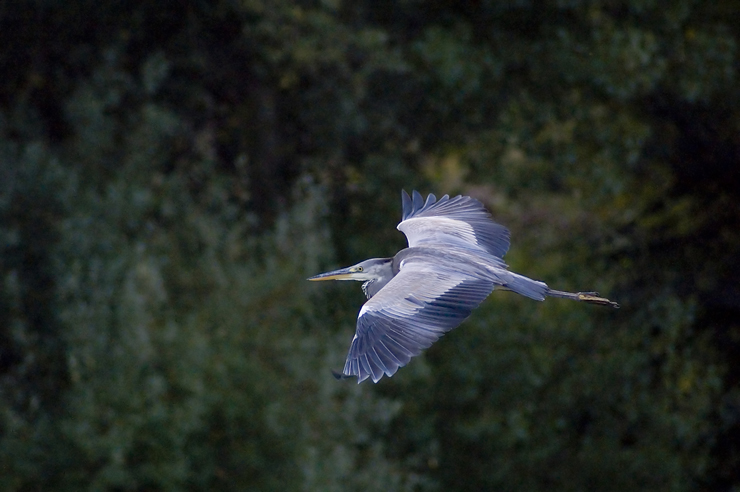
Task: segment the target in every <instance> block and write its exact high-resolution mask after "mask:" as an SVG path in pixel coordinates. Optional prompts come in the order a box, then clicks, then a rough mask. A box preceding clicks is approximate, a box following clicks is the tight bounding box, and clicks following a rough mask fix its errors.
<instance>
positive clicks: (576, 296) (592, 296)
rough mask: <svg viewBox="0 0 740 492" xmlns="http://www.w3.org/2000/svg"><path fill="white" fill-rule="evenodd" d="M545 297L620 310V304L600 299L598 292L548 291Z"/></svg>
mask: <svg viewBox="0 0 740 492" xmlns="http://www.w3.org/2000/svg"><path fill="white" fill-rule="evenodd" d="M545 295H546V296H548V297H560V298H562V299H571V300H573V301H581V302H587V303H589V304H598V305H599V306H611V307H613V308H615V309H619V304H617V303H616V302H614V301H610V300H609V299H607V298H605V297H599V293H598V292H564V291H562V290H553V289H549V288H548V289H547V290H546V291H545Z"/></svg>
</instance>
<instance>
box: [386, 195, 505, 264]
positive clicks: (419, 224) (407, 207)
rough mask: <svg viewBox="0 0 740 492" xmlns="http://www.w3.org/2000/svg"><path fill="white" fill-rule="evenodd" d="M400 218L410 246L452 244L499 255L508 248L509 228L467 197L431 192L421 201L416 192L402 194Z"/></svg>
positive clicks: (473, 199)
mask: <svg viewBox="0 0 740 492" xmlns="http://www.w3.org/2000/svg"><path fill="white" fill-rule="evenodd" d="M401 197H402V200H403V217H402V220H401V223H400V224H398V230H399V231H401V232H403V233H404V234H405V235H406V238H407V239H408V241H409V247H414V246H423V245H425V244H440V243H443V244H452V245H455V246H462V247H464V248H476V249H479V250H481V251H485V252H487V253H489V254H492V255H494V256H498V257H499V258H502V257H503V256H504V255H505V254H506V252H507V251H508V249H509V230H508V229H507V228H506V227H504V226H502V225H501V224H497V223H495V222H494V221H493V220H492V219H491V214H489V213H488V211H487V210H486V209H485V207H483V204H482V203H481V202H479V201H478V200H476V199H475V198H471V197H469V196H456V197H455V198H450V197H449V196H447V195H445V196H443V197H442V198H440V199H439V201H437V198H436V197H435V196H434V195H432V194H430V195H429V196H428V197H427V200H426V202H424V200H423V198H422V196H421V195H420V194H419V192H418V191H414V192H413V199H412V198H411V197H410V196H409V194H408V193H406V191H403V192H402V193H401Z"/></svg>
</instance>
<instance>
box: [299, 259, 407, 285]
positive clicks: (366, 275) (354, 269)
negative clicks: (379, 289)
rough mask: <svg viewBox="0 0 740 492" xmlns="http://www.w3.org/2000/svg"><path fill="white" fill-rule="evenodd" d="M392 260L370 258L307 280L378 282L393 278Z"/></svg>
mask: <svg viewBox="0 0 740 492" xmlns="http://www.w3.org/2000/svg"><path fill="white" fill-rule="evenodd" d="M392 263H393V258H371V259H369V260H365V261H361V262H360V263H358V264H357V265H352V266H350V267H347V268H340V269H339V270H334V271H331V272H326V273H321V274H319V275H316V276H314V277H311V278H309V279H308V280H313V281H318V280H359V281H361V282H364V281H368V280H380V279H385V278H391V277H393V272H392V267H391V265H392Z"/></svg>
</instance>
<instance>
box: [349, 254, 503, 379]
mask: <svg viewBox="0 0 740 492" xmlns="http://www.w3.org/2000/svg"><path fill="white" fill-rule="evenodd" d="M493 288H494V283H493V282H492V281H490V280H485V279H480V278H477V277H474V276H473V275H471V274H470V273H465V272H458V271H454V270H451V269H446V268H444V267H440V265H439V264H431V263H429V262H426V261H424V259H423V258H408V259H406V260H404V266H403V267H402V269H401V271H400V272H399V273H398V275H396V276H395V277H393V279H392V280H391V281H390V282H388V284H387V285H386V286H385V287H383V289H381V290H380V292H378V293H377V294H376V295H375V296H374V297H372V298H371V299H370V300H369V301H367V302H366V303H365V305H364V306H362V309H361V310H360V315H359V317H358V318H357V332H356V333H355V337H354V338H353V339H352V345H351V346H350V349H349V354H348V355H347V361H346V363H345V365H344V371H343V373H344V376H357V377H358V382H362V381H364V380H365V379H367V378H368V377H370V378H372V380H373V381H374V382H376V383H377V382H378V381H379V380H380V378H382V377H383V375H384V374H385V375H386V376H392V375H393V374H395V373H396V371H397V370H398V368H399V367H402V366H405V365H406V364H408V362H409V360H411V358H412V357H414V356H416V355H419V354H420V353H421V351H422V350H424V349H426V348H429V347H430V346H431V345H432V344H433V343H434V342H435V341H437V340H438V339H439V337H441V336H442V335H444V334H445V333H447V332H448V331H450V330H452V329H453V328H455V327H456V326H458V325H459V324H460V323H462V322H463V320H465V319H466V318H467V317H468V316H470V313H471V311H472V310H473V309H475V308H476V307H477V306H478V305H479V304H480V303H481V302H482V301H483V300H484V299H485V298H486V297H488V295H489V294H490V293H491V291H492V290H493Z"/></svg>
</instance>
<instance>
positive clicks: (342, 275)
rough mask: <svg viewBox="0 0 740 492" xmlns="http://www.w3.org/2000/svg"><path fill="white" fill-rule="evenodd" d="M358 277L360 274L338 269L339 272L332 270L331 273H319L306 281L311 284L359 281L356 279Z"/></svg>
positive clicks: (347, 269)
mask: <svg viewBox="0 0 740 492" xmlns="http://www.w3.org/2000/svg"><path fill="white" fill-rule="evenodd" d="M360 275H361V274H359V273H356V272H352V271H350V269H349V268H340V269H339V270H334V271H333V272H326V273H320V274H318V275H316V276H313V277H311V278H309V279H308V280H311V281H313V282H317V281H319V280H359V279H358V277H359V276H360Z"/></svg>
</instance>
